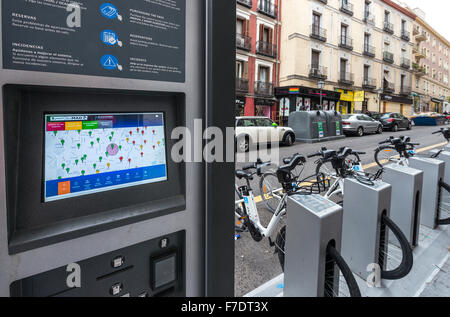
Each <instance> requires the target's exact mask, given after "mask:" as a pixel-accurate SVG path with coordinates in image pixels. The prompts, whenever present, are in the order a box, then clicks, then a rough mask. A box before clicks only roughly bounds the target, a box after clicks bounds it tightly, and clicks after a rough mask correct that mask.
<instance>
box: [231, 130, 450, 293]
mask: <svg viewBox="0 0 450 317" xmlns="http://www.w3.org/2000/svg"><path fill="white" fill-rule="evenodd" d="M438 129H439V128H438V127H413V129H412V131H399V132H397V133H392V132H388V131H385V132H384V133H383V134H382V135H378V134H376V135H366V136H364V137H361V138H359V137H347V138H346V139H343V140H337V141H330V142H323V143H316V144H304V143H296V144H295V145H293V146H292V147H281V148H280V157H281V158H285V157H290V156H292V155H293V154H295V153H300V154H302V155H305V156H306V155H308V154H312V153H315V152H317V151H319V150H320V148H321V147H327V148H328V149H333V150H337V149H339V148H341V147H344V146H346V147H349V148H351V149H353V150H357V151H363V152H367V154H366V155H363V156H361V160H362V163H363V165H367V164H370V163H373V162H374V161H375V160H374V151H375V149H376V148H377V147H378V143H379V142H381V141H384V140H385V139H387V138H389V136H391V135H392V136H402V135H407V136H409V137H411V142H414V143H420V146H418V147H417V149H420V148H426V147H429V146H432V145H436V144H440V143H442V142H445V139H444V138H443V137H442V135H431V133H432V132H434V131H437V130H438ZM315 160H316V159H313V160H311V161H308V162H307V165H306V168H305V170H304V172H303V174H302V175H305V176H308V175H312V174H314V172H315V165H314V161H315ZM245 164H246V163H237V164H236V168H237V169H239V168H241V167H242V166H243V165H245ZM369 171H376V168H371V169H369ZM238 183H239V184H240V182H238ZM251 185H252V188H253V190H254V194H255V196H259V195H260V192H259V189H258V187H259V179H258V178H255V180H253V181H252V182H251ZM257 206H258V210H259V211H260V217H261V220H262V223H263V224H264V225H266V224H268V223H269V221H270V217H271V216H272V214H271V213H270V212H269V211H268V210H267V209H266V208H265V206H264V204H263V203H262V202H260V203H258V204H257ZM284 224H285V219H283V220H282V223H281V224H280V228H281V226H283V225H284ZM278 229H279V228H278ZM277 231H278V230H277ZM240 235H241V237H240V239H238V240H236V243H235V295H236V296H242V295H245V294H247V293H248V292H250V291H252V290H253V289H255V288H257V287H258V286H260V285H262V284H264V283H265V282H267V281H269V280H271V279H272V278H274V277H276V276H278V275H279V274H281V273H282V271H281V267H280V264H279V262H278V257H277V255H276V254H274V248H271V247H270V246H269V242H268V240H267V239H264V240H262V241H261V242H259V243H258V242H255V241H253V240H252V238H251V237H250V234H249V233H242V234H240ZM275 237H276V233H275V234H274V237H273V238H275Z"/></svg>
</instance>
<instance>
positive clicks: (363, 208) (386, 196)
mask: <svg viewBox="0 0 450 317" xmlns="http://www.w3.org/2000/svg"><path fill="white" fill-rule="evenodd" d="M344 191H345V198H344V220H343V225H342V256H343V257H344V258H345V259H346V261H347V263H348V265H349V267H350V269H351V270H352V272H353V273H355V274H357V275H359V276H360V277H361V278H362V279H364V280H366V279H367V277H368V276H369V274H370V272H369V271H367V269H368V266H369V265H370V264H379V265H380V266H381V267H382V268H383V267H384V266H385V264H386V263H379V262H380V258H383V257H380V254H383V253H384V252H387V247H388V240H387V239H388V231H387V230H385V236H381V232H382V230H381V225H380V224H381V221H380V220H381V217H382V215H383V213H385V214H386V215H387V216H389V215H390V208H391V193H392V187H391V185H389V184H387V183H384V182H381V181H378V182H376V183H375V185H374V186H368V185H365V184H362V183H360V182H358V181H357V180H354V179H346V180H345V182H344ZM384 258H385V257H384Z"/></svg>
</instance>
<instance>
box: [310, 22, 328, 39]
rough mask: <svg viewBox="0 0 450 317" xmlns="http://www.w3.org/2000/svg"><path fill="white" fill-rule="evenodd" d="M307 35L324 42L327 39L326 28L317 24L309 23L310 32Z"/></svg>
mask: <svg viewBox="0 0 450 317" xmlns="http://www.w3.org/2000/svg"><path fill="white" fill-rule="evenodd" d="M309 36H310V37H311V38H313V39H316V40H319V41H323V42H326V41H327V30H325V29H324V28H321V27H320V26H319V25H316V24H313V25H311V33H310V34H309Z"/></svg>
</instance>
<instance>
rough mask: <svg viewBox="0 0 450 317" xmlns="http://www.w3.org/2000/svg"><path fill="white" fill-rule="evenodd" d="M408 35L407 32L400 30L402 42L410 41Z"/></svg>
mask: <svg viewBox="0 0 450 317" xmlns="http://www.w3.org/2000/svg"><path fill="white" fill-rule="evenodd" d="M410 34H411V33H410V32H409V31H406V30H402V33H401V38H402V39H403V40H405V41H407V42H409V40H410V39H411V36H410Z"/></svg>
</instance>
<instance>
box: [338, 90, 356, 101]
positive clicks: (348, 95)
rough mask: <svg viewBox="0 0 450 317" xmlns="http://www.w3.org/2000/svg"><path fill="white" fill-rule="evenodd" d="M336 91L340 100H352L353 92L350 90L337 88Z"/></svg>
mask: <svg viewBox="0 0 450 317" xmlns="http://www.w3.org/2000/svg"><path fill="white" fill-rule="evenodd" d="M337 92H340V93H341V100H342V101H350V102H353V100H354V93H353V91H351V90H343V89H337Z"/></svg>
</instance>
